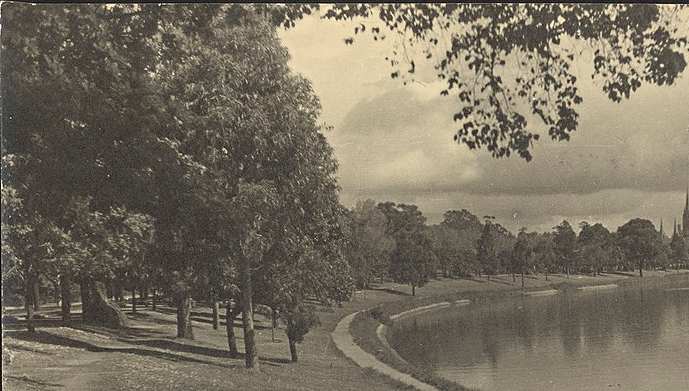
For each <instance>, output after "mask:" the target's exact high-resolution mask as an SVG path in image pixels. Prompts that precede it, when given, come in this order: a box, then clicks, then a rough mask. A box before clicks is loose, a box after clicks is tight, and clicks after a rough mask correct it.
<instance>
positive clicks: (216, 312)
mask: <svg viewBox="0 0 689 391" xmlns="http://www.w3.org/2000/svg"><path fill="white" fill-rule="evenodd" d="M212 306H213V330H217V329H218V327H220V302H218V301H217V300H215V298H213V301H212Z"/></svg>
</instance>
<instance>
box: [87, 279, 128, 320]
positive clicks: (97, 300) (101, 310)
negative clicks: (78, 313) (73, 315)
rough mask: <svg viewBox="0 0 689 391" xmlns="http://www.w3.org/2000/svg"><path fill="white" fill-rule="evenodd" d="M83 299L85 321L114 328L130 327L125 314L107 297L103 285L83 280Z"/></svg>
mask: <svg viewBox="0 0 689 391" xmlns="http://www.w3.org/2000/svg"><path fill="white" fill-rule="evenodd" d="M81 297H82V303H81V305H82V314H83V315H82V317H83V319H84V321H87V322H92V323H98V324H101V325H104V326H106V327H112V328H122V327H127V326H128V321H127V317H126V315H125V314H124V312H122V310H121V309H120V308H119V307H118V306H117V305H116V304H114V303H112V302H110V301H109V300H108V298H107V297H106V294H105V286H104V284H103V283H101V282H95V281H88V280H87V279H82V281H81Z"/></svg>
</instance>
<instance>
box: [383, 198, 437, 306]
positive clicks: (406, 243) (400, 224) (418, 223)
mask: <svg viewBox="0 0 689 391" xmlns="http://www.w3.org/2000/svg"><path fill="white" fill-rule="evenodd" d="M378 208H380V210H381V211H382V212H383V213H384V214H385V216H386V217H387V219H388V227H387V232H388V234H390V235H391V236H392V237H393V238H394V239H395V250H394V251H393V253H392V256H391V259H390V276H391V277H392V278H393V280H394V281H395V282H398V283H401V284H409V285H411V288H412V295H416V287H421V286H423V285H425V283H426V282H427V281H428V278H429V276H430V275H431V273H432V272H433V271H432V270H431V267H430V266H431V265H432V264H433V257H434V254H433V250H432V244H431V241H430V240H429V238H428V236H427V235H426V234H425V232H424V224H425V221H426V218H425V217H424V216H423V214H422V213H421V211H420V210H419V209H418V208H417V207H416V205H407V204H397V205H395V204H394V203H392V202H385V203H380V204H378Z"/></svg>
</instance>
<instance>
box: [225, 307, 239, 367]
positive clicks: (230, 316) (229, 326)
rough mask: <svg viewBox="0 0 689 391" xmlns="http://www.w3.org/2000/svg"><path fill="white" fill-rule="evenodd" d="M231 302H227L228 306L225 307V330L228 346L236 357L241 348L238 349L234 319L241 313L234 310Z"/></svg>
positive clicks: (231, 353)
mask: <svg viewBox="0 0 689 391" xmlns="http://www.w3.org/2000/svg"><path fill="white" fill-rule="evenodd" d="M230 307H231V305H230V302H229V301H228V302H227V307H226V308H225V330H226V331H227V347H228V348H229V349H230V355H231V356H232V357H236V356H238V355H239V350H238V349H237V336H236V335H235V333H234V320H235V319H236V318H237V316H238V315H239V314H238V313H237V312H235V311H233V310H232V309H231V308H230Z"/></svg>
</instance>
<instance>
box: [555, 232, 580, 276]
mask: <svg viewBox="0 0 689 391" xmlns="http://www.w3.org/2000/svg"><path fill="white" fill-rule="evenodd" d="M553 230H554V231H553V243H554V244H555V249H554V250H555V253H556V254H557V256H558V261H559V264H560V266H561V267H562V268H563V269H564V270H565V272H566V273H567V277H569V274H570V273H571V271H572V266H573V264H574V260H575V252H576V249H577V247H576V246H577V234H576V233H575V232H574V230H573V229H572V226H571V225H570V224H569V222H568V221H567V220H563V221H562V223H560V224H559V225H557V226H555V227H554V228H553Z"/></svg>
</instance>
